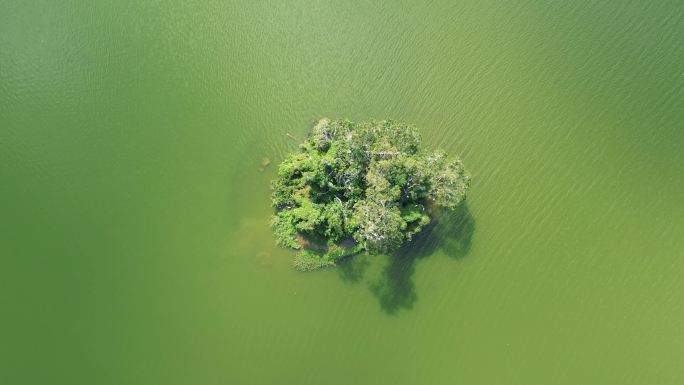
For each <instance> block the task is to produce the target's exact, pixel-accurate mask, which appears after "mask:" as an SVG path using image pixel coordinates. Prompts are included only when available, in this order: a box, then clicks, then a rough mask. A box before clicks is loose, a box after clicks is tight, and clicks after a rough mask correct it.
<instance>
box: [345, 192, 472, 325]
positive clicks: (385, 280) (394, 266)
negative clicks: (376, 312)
mask: <svg viewBox="0 0 684 385" xmlns="http://www.w3.org/2000/svg"><path fill="white" fill-rule="evenodd" d="M474 232H475V220H474V219H473V217H472V215H471V214H470V210H469V209H468V205H467V203H465V202H464V203H463V204H462V205H461V206H460V207H459V208H457V209H456V210H454V211H443V212H440V213H439V214H438V215H436V216H435V217H434V218H433V219H432V222H431V223H430V225H428V226H427V227H426V228H424V229H423V231H421V232H420V233H418V234H416V236H414V237H413V239H412V240H411V242H408V243H407V244H405V245H404V246H403V247H402V248H401V249H399V250H398V251H397V252H396V253H394V255H392V256H391V257H390V258H389V262H388V264H387V266H386V267H385V268H384V270H383V271H382V274H381V276H380V278H379V279H378V280H376V281H374V282H372V283H371V284H370V290H371V292H372V293H373V294H374V295H375V296H376V297H377V298H378V301H379V303H380V307H381V308H382V310H384V311H385V312H386V313H388V314H396V313H397V311H399V310H400V309H411V308H413V305H414V303H415V302H416V300H417V298H418V296H417V294H416V289H415V283H414V282H413V274H414V272H415V265H416V261H417V260H419V259H423V258H427V257H429V256H431V255H433V254H435V253H436V252H437V251H440V250H441V251H443V252H444V254H446V255H447V256H449V257H450V258H454V259H460V258H463V257H465V256H466V255H467V254H468V252H469V251H470V246H471V242H472V237H473V233H474ZM369 264H370V262H369V260H368V256H366V255H359V256H357V257H355V258H350V259H349V260H346V261H344V263H342V264H340V266H338V268H339V274H340V278H342V280H344V281H346V282H350V283H357V282H359V281H361V279H362V278H363V276H364V273H365V271H366V269H367V267H368V266H369Z"/></svg>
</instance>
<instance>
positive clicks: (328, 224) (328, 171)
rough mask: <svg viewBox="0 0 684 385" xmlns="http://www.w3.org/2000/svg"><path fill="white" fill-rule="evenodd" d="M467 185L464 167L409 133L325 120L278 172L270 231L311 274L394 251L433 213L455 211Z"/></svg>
mask: <svg viewBox="0 0 684 385" xmlns="http://www.w3.org/2000/svg"><path fill="white" fill-rule="evenodd" d="M469 185H470V175H469V174H468V172H467V171H466V170H465V168H464V167H463V164H462V162H461V160H460V159H459V158H458V157H455V156H454V157H447V156H446V154H445V153H443V152H441V151H435V152H432V153H424V152H423V151H421V150H420V135H419V134H418V132H417V131H416V129H414V128H413V127H411V126H409V125H406V124H402V123H397V122H394V121H391V120H384V121H372V122H363V123H353V122H351V121H349V120H328V119H322V120H321V121H320V122H318V124H317V125H316V126H315V127H314V128H313V131H312V133H311V135H310V136H309V138H308V139H307V140H306V141H305V142H304V143H303V144H302V145H301V152H298V153H291V154H289V155H287V157H286V158H285V160H283V162H282V163H281V164H280V166H279V167H278V176H277V179H276V180H274V181H273V186H272V187H273V193H272V203H273V206H274V207H275V209H276V214H275V215H274V217H273V221H272V226H273V229H274V232H275V235H276V240H277V242H278V244H280V245H282V246H285V247H290V248H293V249H298V250H299V252H298V253H297V255H296V257H295V267H296V268H297V269H298V270H303V271H306V270H314V269H317V268H321V267H325V266H332V265H335V263H336V262H337V261H339V260H340V259H342V258H344V257H346V256H350V255H353V254H357V253H360V252H363V251H366V252H368V253H369V254H389V253H392V252H394V251H396V250H397V249H399V247H400V246H401V245H402V244H403V243H404V242H406V241H409V240H411V237H412V236H413V235H414V234H416V233H418V232H419V231H421V229H422V228H423V227H424V226H425V225H427V224H428V223H429V222H430V215H429V213H430V211H431V210H434V209H435V208H446V209H454V208H455V207H457V206H458V205H459V203H461V202H462V201H463V200H464V199H465V196H466V191H467V190H468V186H469Z"/></svg>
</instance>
